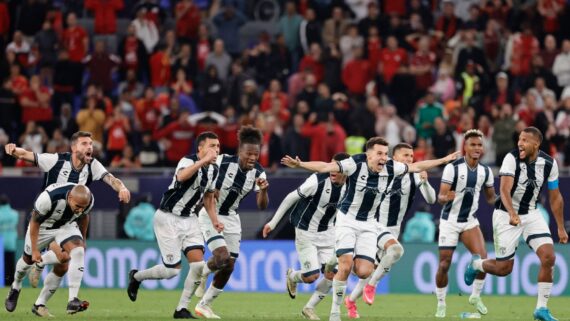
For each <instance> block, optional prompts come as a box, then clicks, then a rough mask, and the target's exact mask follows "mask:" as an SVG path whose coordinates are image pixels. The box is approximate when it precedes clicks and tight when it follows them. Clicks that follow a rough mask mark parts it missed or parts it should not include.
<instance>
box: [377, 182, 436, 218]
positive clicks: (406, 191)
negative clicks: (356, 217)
mask: <svg viewBox="0 0 570 321" xmlns="http://www.w3.org/2000/svg"><path fill="white" fill-rule="evenodd" d="M420 184H421V179H420V174H419V173H408V174H406V175H400V176H397V177H394V179H393V180H392V183H391V184H390V186H389V187H388V188H387V189H386V192H385V194H386V196H385V197H384V200H383V201H382V203H380V217H379V222H380V224H382V226H386V227H392V226H400V224H402V220H403V219H404V216H406V212H408V209H409V208H410V206H411V205H412V202H413V201H414V196H415V194H416V191H417V190H418V188H419V186H420ZM424 184H429V183H427V182H426V183H424ZM424 198H425V196H424Z"/></svg>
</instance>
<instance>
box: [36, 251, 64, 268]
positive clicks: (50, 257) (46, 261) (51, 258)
mask: <svg viewBox="0 0 570 321" xmlns="http://www.w3.org/2000/svg"><path fill="white" fill-rule="evenodd" d="M57 263H61V262H59V259H58V258H57V255H56V254H55V252H54V251H52V250H49V251H47V252H45V253H44V254H42V261H41V262H40V263H36V266H37V267H39V268H40V269H43V268H44V266H46V265H50V264H57Z"/></svg>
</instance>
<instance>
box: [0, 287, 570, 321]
mask: <svg viewBox="0 0 570 321" xmlns="http://www.w3.org/2000/svg"><path fill="white" fill-rule="evenodd" d="M8 290H9V289H8V288H4V289H2V291H3V292H1V293H0V296H1V297H2V298H5V297H6V295H7V294H8ZM38 294H39V289H32V288H23V289H22V292H21V294H20V299H19V301H18V307H17V308H16V311H14V312H12V313H9V312H7V311H6V310H5V309H4V308H2V309H1V310H2V311H1V312H0V320H26V321H29V320H34V319H36V318H37V319H38V320H39V318H38V317H36V316H35V315H33V314H32V312H31V308H32V304H33V303H34V302H35V300H36V298H37V295H38ZM79 294H80V298H81V299H84V300H87V301H89V303H90V306H89V309H88V310H87V311H85V312H80V313H78V314H75V315H67V314H66V313H65V307H66V304H67V289H66V288H63V289H59V290H58V291H57V292H56V293H55V295H54V296H53V298H52V299H51V300H50V302H49V305H48V308H49V309H50V312H51V313H52V314H53V315H55V316H56V319H57V320H67V319H73V320H139V321H143V320H153V321H154V320H168V319H172V314H173V312H174V309H175V308H176V305H177V304H178V299H179V296H180V291H178V290H176V291H148V290H145V289H142V288H141V290H140V291H139V296H138V299H137V302H131V301H130V300H129V298H128V297H127V292H126V290H123V289H109V290H108V289H81V291H80V292H79ZM468 297H469V296H468V295H457V294H448V296H447V317H446V319H452V320H453V319H456V320H457V319H459V314H460V313H461V312H475V309H474V308H473V307H472V306H471V305H470V304H469V303H468V302H467V300H468ZM308 299H309V295H308V294H298V295H297V298H296V299H295V300H291V299H290V298H289V296H288V295H287V293H285V292H284V293H280V294H279V293H278V294H275V293H235V292H228V293H223V294H222V295H220V297H219V298H218V299H216V301H214V305H213V310H214V312H215V313H216V314H218V315H220V316H221V317H222V319H224V320H237V321H241V320H243V321H245V320H283V321H285V320H287V321H289V320H291V321H294V320H303V317H302V316H301V309H302V308H303V306H304V304H305V303H306V302H307V300H308ZM483 300H484V302H485V304H486V305H487V307H488V308H489V314H488V315H486V316H483V317H482V319H484V320H532V319H533V318H532V312H533V311H534V308H535V305H536V297H534V296H533V297H527V296H484V297H483ZM197 302H198V301H197V298H193V299H192V301H191V302H190V305H189V310H190V311H191V312H192V313H193V314H194V306H195V304H196V303H197ZM357 304H358V308H359V313H360V316H361V319H364V320H383V321H385V320H441V319H436V318H435V317H434V316H433V315H434V313H435V309H436V298H435V295H420V294H418V295H395V294H391V295H380V296H377V297H376V301H375V303H374V305H373V306H368V305H366V304H365V303H364V302H362V301H359V302H357ZM548 305H549V308H550V309H551V311H552V313H553V314H554V316H555V317H558V318H559V319H560V320H570V298H568V297H553V298H551V299H550V301H549V302H548ZM330 306H331V296H330V295H329V296H327V298H326V299H325V300H324V301H323V302H321V304H319V305H318V307H317V314H318V315H319V317H320V318H321V320H328V313H329V311H330ZM341 309H342V313H343V314H342V319H343V320H348V317H347V316H346V309H345V308H344V305H343V306H342V308H341Z"/></svg>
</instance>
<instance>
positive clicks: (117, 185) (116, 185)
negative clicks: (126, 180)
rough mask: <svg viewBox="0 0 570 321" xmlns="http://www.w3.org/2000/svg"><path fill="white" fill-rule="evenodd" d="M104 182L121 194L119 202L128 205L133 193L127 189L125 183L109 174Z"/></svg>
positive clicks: (104, 178)
mask: <svg viewBox="0 0 570 321" xmlns="http://www.w3.org/2000/svg"><path fill="white" fill-rule="evenodd" d="M103 182H105V183H107V185H109V186H111V188H113V190H115V192H117V193H119V200H120V201H121V202H123V203H128V202H130V200H131V192H130V191H129V190H128V189H127V188H126V187H125V184H123V181H121V180H120V179H118V178H116V177H115V176H113V174H111V173H108V174H107V175H105V176H104V177H103Z"/></svg>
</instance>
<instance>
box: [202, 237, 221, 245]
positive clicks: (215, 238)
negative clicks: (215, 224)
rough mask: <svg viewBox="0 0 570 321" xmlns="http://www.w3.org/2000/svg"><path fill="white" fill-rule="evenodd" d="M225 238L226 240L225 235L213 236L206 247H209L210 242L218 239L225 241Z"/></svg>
mask: <svg viewBox="0 0 570 321" xmlns="http://www.w3.org/2000/svg"><path fill="white" fill-rule="evenodd" d="M223 238H224V236H223V235H215V236H212V237H210V238H209V239H208V240H207V241H206V245H209V244H210V242H212V241H215V240H218V239H223Z"/></svg>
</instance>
